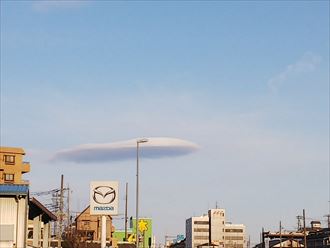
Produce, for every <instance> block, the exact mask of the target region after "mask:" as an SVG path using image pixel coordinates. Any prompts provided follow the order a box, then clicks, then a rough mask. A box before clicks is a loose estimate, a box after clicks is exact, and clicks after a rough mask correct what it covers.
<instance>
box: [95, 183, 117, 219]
mask: <svg viewBox="0 0 330 248" xmlns="http://www.w3.org/2000/svg"><path fill="white" fill-rule="evenodd" d="M90 214H91V215H118V182H117V181H94V182H91V184H90Z"/></svg>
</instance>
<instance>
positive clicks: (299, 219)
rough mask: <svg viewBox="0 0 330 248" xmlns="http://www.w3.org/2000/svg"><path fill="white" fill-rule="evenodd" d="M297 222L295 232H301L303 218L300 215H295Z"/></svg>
mask: <svg viewBox="0 0 330 248" xmlns="http://www.w3.org/2000/svg"><path fill="white" fill-rule="evenodd" d="M296 217H297V221H298V229H297V231H300V230H301V220H302V219H303V217H302V216H301V215H297V216H296Z"/></svg>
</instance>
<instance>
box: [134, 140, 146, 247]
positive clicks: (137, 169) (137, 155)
mask: <svg viewBox="0 0 330 248" xmlns="http://www.w3.org/2000/svg"><path fill="white" fill-rule="evenodd" d="M146 142H148V139H138V140H137V141H136V220H135V240H136V248H139V226H138V224H139V145H140V144H141V143H146Z"/></svg>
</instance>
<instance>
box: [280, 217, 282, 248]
mask: <svg viewBox="0 0 330 248" xmlns="http://www.w3.org/2000/svg"><path fill="white" fill-rule="evenodd" d="M280 248H282V222H281V221H280Z"/></svg>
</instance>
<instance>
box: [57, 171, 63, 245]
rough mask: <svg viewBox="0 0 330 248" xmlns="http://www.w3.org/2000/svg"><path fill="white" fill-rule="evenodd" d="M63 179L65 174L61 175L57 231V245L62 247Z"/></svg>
mask: <svg viewBox="0 0 330 248" xmlns="http://www.w3.org/2000/svg"><path fill="white" fill-rule="evenodd" d="M63 181H64V176H63V175H61V191H60V209H59V213H58V216H59V228H58V233H57V247H58V248H61V247H62V231H63V191H64V190H63Z"/></svg>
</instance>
